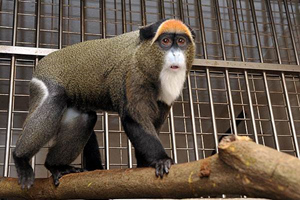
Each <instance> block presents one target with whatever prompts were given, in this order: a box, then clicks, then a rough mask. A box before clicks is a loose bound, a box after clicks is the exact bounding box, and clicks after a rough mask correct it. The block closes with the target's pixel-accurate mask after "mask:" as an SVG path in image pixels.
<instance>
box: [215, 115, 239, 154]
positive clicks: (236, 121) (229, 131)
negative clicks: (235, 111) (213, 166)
mask: <svg viewBox="0 0 300 200" xmlns="http://www.w3.org/2000/svg"><path fill="white" fill-rule="evenodd" d="M236 118H238V120H235V123H236V126H238V125H239V124H240V123H241V122H242V121H243V120H241V119H243V118H244V113H243V111H241V112H240V114H239V115H238V116H237V117H236ZM225 133H228V134H226V135H222V136H221V137H220V138H219V142H220V141H221V140H222V139H223V137H225V136H228V135H230V134H232V131H231V128H228V129H227V131H226V132H225ZM216 153H217V152H216V150H215V149H214V150H213V151H212V153H211V155H214V154H216Z"/></svg>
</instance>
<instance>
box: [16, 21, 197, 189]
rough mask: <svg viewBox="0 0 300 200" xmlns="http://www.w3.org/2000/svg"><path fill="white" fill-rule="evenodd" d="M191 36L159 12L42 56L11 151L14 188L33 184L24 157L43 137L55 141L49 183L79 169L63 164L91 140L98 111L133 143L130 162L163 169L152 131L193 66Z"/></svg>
mask: <svg viewBox="0 0 300 200" xmlns="http://www.w3.org/2000/svg"><path fill="white" fill-rule="evenodd" d="M194 39H195V33H194V31H193V30H192V29H191V28H190V27H189V26H188V25H186V24H184V23H183V22H182V21H180V20H177V19H163V20H160V21H158V22H155V23H152V24H149V25H146V26H143V27H140V28H139V30H136V31H132V32H128V33H125V34H122V35H119V36H116V37H112V38H107V39H98V40H89V41H85V42H81V43H77V44H74V45H71V46H68V47H65V48H63V49H60V50H58V51H55V52H53V53H51V54H49V55H48V56H46V57H44V58H43V59H41V60H40V62H39V63H38V65H37V66H36V68H35V70H34V72H33V76H32V79H31V81H30V102H29V113H28V115H27V117H26V119H25V122H24V125H23V131H22V133H21V135H20V137H19V139H18V140H17V143H16V148H15V149H14V151H13V159H14V161H15V167H16V170H17V174H18V178H19V179H18V180H19V184H20V185H21V188H22V189H24V188H30V187H32V185H33V183H34V177H35V175H34V172H33V170H32V167H31V166H30V164H29V160H30V159H31V158H32V157H33V155H35V154H36V153H37V152H38V151H39V149H40V148H41V147H42V146H44V145H45V144H46V143H47V142H48V141H49V140H50V139H54V144H53V145H52V146H51V147H50V149H49V152H48V154H47V157H46V161H45V167H46V168H47V169H48V170H49V171H50V172H51V174H52V177H53V181H54V184H55V186H58V185H59V179H60V177H61V176H63V175H65V174H68V173H76V172H81V171H83V169H82V168H75V167H73V166H71V165H70V164H71V163H72V161H74V160H75V159H76V157H77V156H78V155H79V154H80V153H81V152H82V150H83V148H84V146H85V145H86V144H87V142H88V141H89V139H92V140H93V141H95V138H94V136H93V134H94V132H93V128H94V126H95V124H96V121H97V115H96V111H98V110H103V111H113V112H117V113H118V114H119V116H120V118H121V122H122V125H123V128H124V131H125V133H126V135H127V136H128V138H129V139H130V141H131V142H132V144H133V146H134V148H135V155H136V159H137V167H153V168H155V175H156V176H157V177H160V178H163V176H164V175H166V174H168V173H169V170H170V168H171V165H172V164H173V160H172V159H171V157H169V156H168V155H167V153H166V151H165V150H164V148H163V145H162V144H161V142H160V139H159V137H158V134H159V131H160V128H161V126H162V124H163V123H164V121H165V119H166V117H167V115H168V113H169V110H170V107H171V106H172V104H173V102H174V101H175V99H176V98H177V97H179V95H180V93H181V91H182V89H183V85H184V82H185V79H186V76H187V75H188V73H189V71H190V69H191V67H192V63H193V60H194V57H195V41H194ZM91 135H92V137H93V138H91ZM92 144H94V143H93V142H92ZM94 145H95V144H94ZM96 157H97V158H100V154H99V155H96ZM88 162H89V161H88ZM100 165H101V162H100V163H99V162H98V163H95V164H94V165H93V166H92V169H93V168H101V166H100Z"/></svg>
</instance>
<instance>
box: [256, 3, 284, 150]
mask: <svg viewBox="0 0 300 200" xmlns="http://www.w3.org/2000/svg"><path fill="white" fill-rule="evenodd" d="M250 7H251V14H252V19H253V26H254V31H255V37H256V41H257V48H258V54H259V59H260V62H261V63H263V62H264V59H263V55H262V48H261V42H260V37H259V30H258V25H257V19H256V14H255V6H254V2H253V0H250ZM263 81H264V84H265V89H266V95H267V101H268V107H269V113H270V118H271V125H272V129H273V133H274V142H275V148H276V149H277V150H278V151H279V150H280V148H279V143H278V136H277V130H276V125H275V120H274V115H273V108H272V102H271V97H270V91H269V86H268V81H267V74H266V72H265V71H264V72H263Z"/></svg>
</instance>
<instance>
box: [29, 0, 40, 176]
mask: <svg viewBox="0 0 300 200" xmlns="http://www.w3.org/2000/svg"><path fill="white" fill-rule="evenodd" d="M40 15H41V1H39V0H37V5H36V25H35V29H36V34H35V47H36V48H39V46H40V21H41V18H40ZM38 62H39V58H38V57H36V58H35V66H37V64H38ZM31 166H32V169H33V171H35V156H33V157H32V159H31Z"/></svg>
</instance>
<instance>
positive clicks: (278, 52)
mask: <svg viewBox="0 0 300 200" xmlns="http://www.w3.org/2000/svg"><path fill="white" fill-rule="evenodd" d="M266 4H267V7H268V9H267V10H268V13H269V18H270V22H271V28H272V33H273V38H274V44H275V49H276V53H277V58H278V63H279V64H282V61H281V55H280V50H279V45H278V39H277V32H276V28H275V22H274V18H273V12H272V7H271V4H270V2H269V1H268V0H266ZM281 80H282V86H283V91H284V97H285V101H286V105H287V109H288V115H289V120H290V125H291V131H292V135H293V139H294V145H295V152H296V156H297V157H298V158H300V152H299V145H298V139H297V132H296V128H295V124H294V117H293V113H292V108H291V104H290V99H289V93H288V89H287V86H286V80H285V74H284V72H281Z"/></svg>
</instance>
